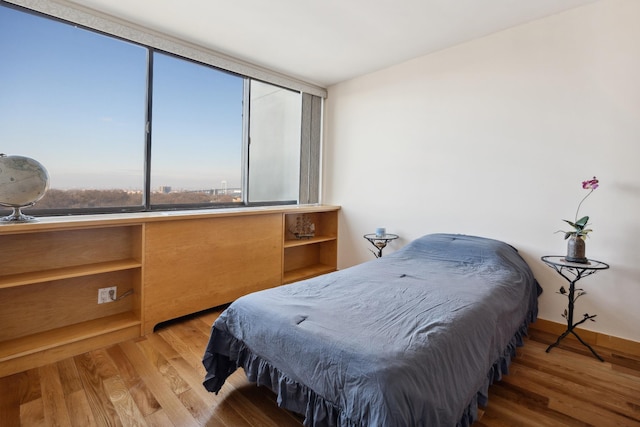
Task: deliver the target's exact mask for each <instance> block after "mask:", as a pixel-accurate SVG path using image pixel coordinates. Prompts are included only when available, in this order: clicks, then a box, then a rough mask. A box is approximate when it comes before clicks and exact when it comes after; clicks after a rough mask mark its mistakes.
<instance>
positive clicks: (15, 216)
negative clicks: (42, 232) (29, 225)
mask: <svg viewBox="0 0 640 427" xmlns="http://www.w3.org/2000/svg"><path fill="white" fill-rule="evenodd" d="M0 205H1V206H7V207H9V208H11V209H13V212H12V213H11V215H7V216H3V217H2V218H0V221H2V222H32V221H37V220H36V218H35V217H33V216H29V215H25V214H23V213H22V210H21V209H22V208H27V207H29V206H33V205H34V203H31V204H29V205H27V206H8V205H3V204H1V203H0Z"/></svg>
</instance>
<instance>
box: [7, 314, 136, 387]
mask: <svg viewBox="0 0 640 427" xmlns="http://www.w3.org/2000/svg"><path fill="white" fill-rule="evenodd" d="M140 328H141V323H140V320H139V319H138V318H137V316H136V315H135V314H134V313H133V312H128V313H120V314H116V315H113V316H108V317H103V318H100V319H94V320H89V321H86V322H82V323H78V324H75V325H72V326H67V327H64V328H58V329H52V330H50V331H46V332H41V333H37V334H33V335H27V336H24V337H20V338H16V339H13V340H9V341H3V342H0V377H3V376H6V375H11V374H15V373H17V372H22V371H25V370H27V369H32V368H35V367H38V366H43V365H46V364H47V363H53V362H55V361H57V360H60V358H61V354H64V357H70V356H73V355H76V354H81V353H84V352H87V351H91V350H94V349H97V348H101V347H106V346H108V345H112V344H116V343H118V342H122V341H124V340H127V339H134V338H136V337H138V336H140Z"/></svg>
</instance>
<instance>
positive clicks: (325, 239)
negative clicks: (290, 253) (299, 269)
mask: <svg viewBox="0 0 640 427" xmlns="http://www.w3.org/2000/svg"><path fill="white" fill-rule="evenodd" d="M331 240H336V237H335V236H316V237H311V238H309V239H295V240H285V242H284V247H285V248H293V247H296V246H303V245H312V244H314V243H322V242H328V241H331Z"/></svg>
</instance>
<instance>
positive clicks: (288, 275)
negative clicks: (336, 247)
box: [282, 264, 336, 284]
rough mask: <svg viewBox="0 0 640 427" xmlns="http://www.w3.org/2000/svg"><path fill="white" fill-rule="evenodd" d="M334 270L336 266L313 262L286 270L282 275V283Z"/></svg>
mask: <svg viewBox="0 0 640 427" xmlns="http://www.w3.org/2000/svg"><path fill="white" fill-rule="evenodd" d="M332 271H336V268H335V267H333V266H330V265H325V264H314V265H309V266H306V267H302V268H297V269H295V270H290V271H286V272H285V273H284V275H283V277H282V283H283V284H287V283H293V282H297V281H299V280H304V279H309V278H311V277H315V276H320V275H322V274H327V273H331V272H332Z"/></svg>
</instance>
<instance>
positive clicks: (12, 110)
mask: <svg viewBox="0 0 640 427" xmlns="http://www.w3.org/2000/svg"><path fill="white" fill-rule="evenodd" d="M5 4H6V3H5ZM0 63H2V66H0V94H1V95H0V152H2V153H5V154H7V155H12V154H15V155H23V156H27V157H32V158H34V159H36V160H38V161H40V162H41V163H42V164H43V165H45V167H46V168H47V169H48V171H49V174H50V177H51V187H50V190H49V191H48V192H47V194H46V195H45V197H44V198H43V199H42V200H41V201H39V202H38V203H37V204H36V206H34V207H33V208H30V209H32V210H31V212H40V211H42V212H46V213H53V214H55V213H90V212H114V211H137V210H153V209H178V208H180V209H182V208H199V207H216V206H229V205H234V206H237V205H251V204H278V203H296V202H302V203H307V202H317V200H309V199H306V196H305V194H306V193H302V196H301V191H300V182H301V179H300V177H301V175H304V174H308V173H309V171H310V170H315V169H317V168H315V169H314V168H309V167H308V165H307V164H306V162H301V147H305V145H304V144H301V129H304V126H305V123H304V119H303V117H304V116H305V115H304V114H303V109H304V103H303V102H302V98H303V94H302V93H301V92H300V91H296V90H291V89H287V88H284V87H282V86H281V85H274V84H270V83H266V82H263V81H258V80H254V79H252V78H249V77H246V76H242V75H239V74H237V73H232V72H229V71H225V70H221V69H219V68H216V67H214V66H211V65H207V64H204V63H202V61H196V60H192V59H188V58H184V57H181V56H178V55H177V54H173V53H167V52H161V51H159V50H157V49H155V48H153V47H149V46H146V45H143V44H139V43H135V42H132V41H127V40H123V39H121V38H118V37H114V36H110V35H106V34H104V33H99V32H96V31H93V30H89V29H85V28H82V27H80V26H77V25H72V24H69V23H66V22H63V21H59V20H56V19H52V18H49V17H46V16H41V15H38V14H35V13H31V12H28V11H24V10H22V9H20V8H14V7H9V6H5V5H2V4H0ZM317 144H319V140H318V142H317ZM307 157H308V156H307ZM305 159H306V157H305ZM303 182H304V180H303ZM305 191H306V190H305ZM301 198H302V199H304V200H301Z"/></svg>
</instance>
